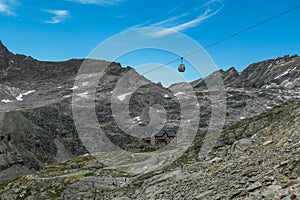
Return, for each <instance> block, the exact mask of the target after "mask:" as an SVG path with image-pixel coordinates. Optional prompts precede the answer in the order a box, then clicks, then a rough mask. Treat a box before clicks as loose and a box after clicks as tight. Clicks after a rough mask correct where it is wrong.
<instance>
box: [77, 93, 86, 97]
mask: <svg viewBox="0 0 300 200" xmlns="http://www.w3.org/2000/svg"><path fill="white" fill-rule="evenodd" d="M88 95H89V93H88V92H83V93H80V94H77V96H79V97H82V98H88V97H89V96H88Z"/></svg>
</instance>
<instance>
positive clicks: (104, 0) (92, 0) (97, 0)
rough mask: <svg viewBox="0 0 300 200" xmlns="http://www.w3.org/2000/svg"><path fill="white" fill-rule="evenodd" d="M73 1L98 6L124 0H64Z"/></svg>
mask: <svg viewBox="0 0 300 200" xmlns="http://www.w3.org/2000/svg"><path fill="white" fill-rule="evenodd" d="M66 1H73V2H76V3H80V4H95V5H98V6H112V5H116V4H119V3H122V2H123V1H125V0H66Z"/></svg>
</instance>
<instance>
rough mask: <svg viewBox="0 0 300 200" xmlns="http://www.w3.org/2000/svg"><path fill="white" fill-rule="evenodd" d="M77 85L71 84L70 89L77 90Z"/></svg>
mask: <svg viewBox="0 0 300 200" xmlns="http://www.w3.org/2000/svg"><path fill="white" fill-rule="evenodd" d="M77 89H78V86H73V87H72V88H70V90H77Z"/></svg>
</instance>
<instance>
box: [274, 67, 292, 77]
mask: <svg viewBox="0 0 300 200" xmlns="http://www.w3.org/2000/svg"><path fill="white" fill-rule="evenodd" d="M290 71H291V70H290V69H288V70H286V71H285V72H283V74H280V75H279V76H276V77H275V79H278V78H280V77H282V76H284V75H287V74H289V73H290Z"/></svg>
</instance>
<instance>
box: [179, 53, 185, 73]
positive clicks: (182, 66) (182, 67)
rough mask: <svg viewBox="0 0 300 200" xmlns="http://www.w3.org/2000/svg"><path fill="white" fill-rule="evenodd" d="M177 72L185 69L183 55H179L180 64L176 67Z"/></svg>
mask: <svg viewBox="0 0 300 200" xmlns="http://www.w3.org/2000/svg"><path fill="white" fill-rule="evenodd" d="M178 71H179V72H181V73H182V72H184V71H185V65H184V64H183V57H181V64H180V65H179V67H178Z"/></svg>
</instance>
